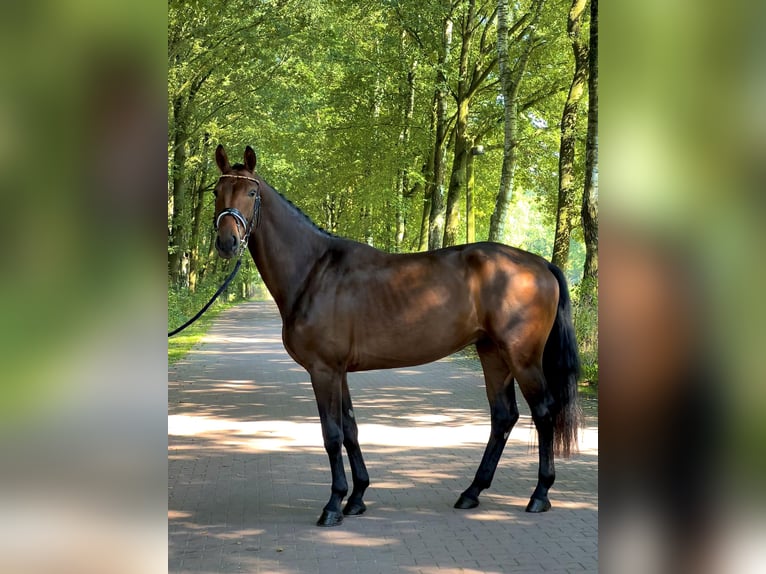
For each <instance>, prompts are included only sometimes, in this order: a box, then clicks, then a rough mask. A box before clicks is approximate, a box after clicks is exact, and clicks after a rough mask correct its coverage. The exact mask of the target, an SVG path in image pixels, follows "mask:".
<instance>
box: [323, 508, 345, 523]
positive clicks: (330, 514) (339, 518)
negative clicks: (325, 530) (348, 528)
mask: <svg viewBox="0 0 766 574" xmlns="http://www.w3.org/2000/svg"><path fill="white" fill-rule="evenodd" d="M341 522H343V515H342V514H341V513H340V512H335V511H334V510H323V511H322V516H320V517H319V520H317V526H338V525H339V524H340V523H341Z"/></svg>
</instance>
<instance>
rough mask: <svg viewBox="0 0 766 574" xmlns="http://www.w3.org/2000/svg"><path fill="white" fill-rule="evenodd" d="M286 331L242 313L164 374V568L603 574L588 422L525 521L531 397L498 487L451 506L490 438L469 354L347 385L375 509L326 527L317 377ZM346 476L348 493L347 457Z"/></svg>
mask: <svg viewBox="0 0 766 574" xmlns="http://www.w3.org/2000/svg"><path fill="white" fill-rule="evenodd" d="M281 329H282V324H281V320H280V318H279V315H278V313H277V310H276V307H275V306H274V305H273V304H272V303H245V304H242V305H239V306H237V307H234V308H232V309H229V310H227V311H225V312H224V313H222V314H221V315H219V317H218V318H217V319H216V321H215V322H214V324H213V326H212V327H211V329H210V331H209V333H208V335H207V336H206V337H205V338H204V340H203V342H202V343H201V344H200V345H199V346H198V347H197V348H196V349H194V350H192V351H191V352H190V353H189V354H188V355H187V356H186V357H185V358H184V359H183V360H181V361H180V362H178V363H176V364H175V365H173V366H172V367H171V368H170V370H169V376H168V403H169V404H168V481H169V484H168V488H169V494H168V531H169V541H168V544H169V547H168V555H169V565H168V566H169V572H171V573H181V572H204V573H219V572H250V573H264V574H265V573H282V574H300V573H311V574H324V573H332V574H345V573H354V574H375V573H380V574H389V573H393V572H404V573H412V574H433V573H436V572H445V573H458V572H460V573H469V574H471V573H479V572H481V573H487V574H499V573H506V572H508V573H511V572H512V573H527V572H596V571H597V569H598V566H597V562H598V550H597V528H598V520H597V518H598V495H597V489H598V485H597V480H598V447H597V445H598V429H597V423H596V420H595V418H593V417H591V418H589V421H588V427H587V428H586V430H585V431H584V433H583V439H582V444H581V452H580V454H578V455H577V456H575V457H573V458H571V459H569V460H557V461H556V470H557V480H556V484H555V485H554V487H553V489H552V490H551V502H552V504H553V509H552V510H551V511H550V512H547V513H544V514H537V515H532V514H527V513H525V512H524V507H525V505H526V503H527V501H528V497H529V495H530V494H531V493H532V490H533V489H534V486H535V482H536V476H537V453H536V450H535V449H534V445H535V444H536V434H535V431H534V427H533V426H532V423H531V419H530V418H529V416H528V410H527V408H526V403H524V402H523V400H520V401H519V406H520V409H521V411H522V417H521V419H520V420H519V422H518V423H517V425H516V428H515V429H514V432H513V433H512V435H511V438H510V440H509V442H508V446H507V448H506V450H505V453H504V455H503V458H502V459H501V461H500V465H499V467H498V470H497V474H496V475H495V481H494V483H493V485H492V488H491V489H489V490H487V491H485V493H484V494H483V496H482V500H481V504H480V506H479V507H478V508H476V509H474V510H469V511H459V510H455V509H453V508H452V505H453V504H454V502H455V500H456V499H457V497H458V495H459V494H460V492H462V490H463V489H465V488H466V487H467V486H468V484H469V483H470V482H471V479H472V478H473V475H474V473H475V471H476V468H477V466H478V464H479V461H480V460H481V455H482V452H483V449H484V445H485V444H486V441H487V438H488V436H489V415H488V410H489V409H488V407H487V400H486V395H485V392H484V382H483V379H482V376H481V370H480V367H479V365H478V361H471V360H469V359H467V358H461V357H451V358H447V359H444V360H442V361H438V362H436V363H431V364H429V365H424V366H421V367H413V368H407V369H392V370H387V371H374V372H368V373H352V374H350V375H349V386H350V388H351V397H352V400H353V402H354V410H355V413H356V417H357V421H358V423H359V440H360V444H361V446H362V451H363V453H364V455H365V460H366V463H367V467H368V470H369V472H370V479H371V483H372V484H371V486H370V488H369V490H368V491H367V495H366V497H365V500H366V502H367V507H368V510H367V513H366V514H365V515H363V516H360V517H349V518H346V520H345V521H344V523H343V524H342V525H341V526H339V527H336V528H330V529H325V528H318V527H316V526H315V525H314V523H315V521H316V519H317V517H318V516H319V513H320V511H321V509H322V506H324V504H325V503H326V502H327V498H328V497H329V492H330V490H329V489H330V470H329V465H328V462H327V456H326V454H325V452H324V449H323V448H322V434H321V429H320V426H319V420H318V416H317V414H316V406H315V403H314V397H313V393H312V390H311V383H310V382H309V377H308V374H307V373H306V372H305V371H304V370H303V369H302V368H301V367H299V366H298V365H296V364H295V363H294V362H293V361H292V360H291V359H290V358H289V356H288V355H287V353H286V352H285V351H284V348H283V347H282V341H281ZM517 395H519V393H518V392H517ZM519 397H520V395H519ZM346 472H347V475H348V478H349V483H350V482H351V475H350V470H349V468H348V463H347V461H346Z"/></svg>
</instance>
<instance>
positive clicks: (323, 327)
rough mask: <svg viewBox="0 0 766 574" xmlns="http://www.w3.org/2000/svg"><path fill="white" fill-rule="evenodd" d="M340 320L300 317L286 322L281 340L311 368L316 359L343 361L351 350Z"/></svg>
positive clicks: (298, 360)
mask: <svg viewBox="0 0 766 574" xmlns="http://www.w3.org/2000/svg"><path fill="white" fill-rule="evenodd" d="M341 330H342V329H341V328H340V326H339V324H338V322H337V321H332V320H331V319H328V320H324V321H320V320H317V318H313V317H312V318H309V317H305V318H304V317H300V318H296V319H293V320H291V321H288V322H285V325H284V328H283V331H282V340H283V342H284V345H285V349H286V350H287V352H288V354H289V355H290V356H291V357H292V358H293V360H295V361H296V362H297V363H299V364H300V365H302V366H304V367H306V368H308V367H309V366H310V365H312V364H315V363H316V362H322V363H327V364H332V363H337V362H338V361H342V360H343V359H344V357H345V355H346V354H347V352H348V349H347V347H348V337H345V336H342V335H341Z"/></svg>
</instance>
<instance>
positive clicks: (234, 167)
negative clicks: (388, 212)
mask: <svg viewBox="0 0 766 574" xmlns="http://www.w3.org/2000/svg"><path fill="white" fill-rule="evenodd" d="M231 169H232V170H237V169H247V167H245V165H244V164H241V163H235V164H232V166H231ZM261 179H263V178H261ZM264 183H265V181H264ZM266 185H268V186H269V187H271V189H273V190H274V191H276V192H277V195H278V196H279V197H281V198H282V199H283V200H285V202H287V205H289V206H290V207H291V208H292V209H293V211H295V212H297V213H298V214H299V215H300V216H301V217H303V219H305V220H306V221H308V222H309V223H310V224H311V226H312V227H313V228H314V229H316V230H317V231H319V232H321V233H322V234H324V235H326V236H327V237H336V238H337V237H338V236H337V235H335V234H333V233H330V232H329V231H327V230H326V229H324V228H323V227H320V226H319V225H317V224H316V223H314V221H313V220H312V219H311V218H310V217H309V216H308V215H306V214H305V213H303V210H301V208H300V207H298V206H297V205H295V204H294V203H293V202H292V201H290V200H289V199H287V198H286V197H285V196H284V194H283V193H282V192H281V191H279V190H278V189H276V188H274V187H272V186H271V185H270V184H268V183H267V184H266Z"/></svg>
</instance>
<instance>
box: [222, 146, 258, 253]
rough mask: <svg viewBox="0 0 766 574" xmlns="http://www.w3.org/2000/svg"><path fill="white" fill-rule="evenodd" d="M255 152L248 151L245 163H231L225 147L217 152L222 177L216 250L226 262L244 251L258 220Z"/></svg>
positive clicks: (249, 149)
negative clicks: (240, 250) (240, 251)
mask: <svg viewBox="0 0 766 574" xmlns="http://www.w3.org/2000/svg"><path fill="white" fill-rule="evenodd" d="M255 161H256V158H255V152H254V151H253V148H251V147H250V146H247V148H245V163H244V165H243V164H240V163H235V164H234V165H233V166H232V165H230V164H229V158H228V157H226V152H225V151H224V149H223V146H222V145H219V146H218V148H216V150H215V162H216V163H217V164H218V169H220V170H221V177H220V178H219V179H218V183H217V184H216V186H215V189H214V190H213V193H214V194H215V215H214V216H213V223H214V225H215V229H216V231H217V235H216V238H215V247H216V249H217V250H218V255H220V256H221V257H223V258H224V259H231V258H232V257H234V256H235V255H236V254H237V252H238V251H239V249H240V248H244V246H245V245H246V244H247V240H248V238H249V236H250V233H251V232H252V231H253V229H254V228H255V226H256V225H257V221H258V215H259V214H258V212H259V209H260V202H261V194H260V183H261V182H260V179H258V178H257V177H256V175H255Z"/></svg>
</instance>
